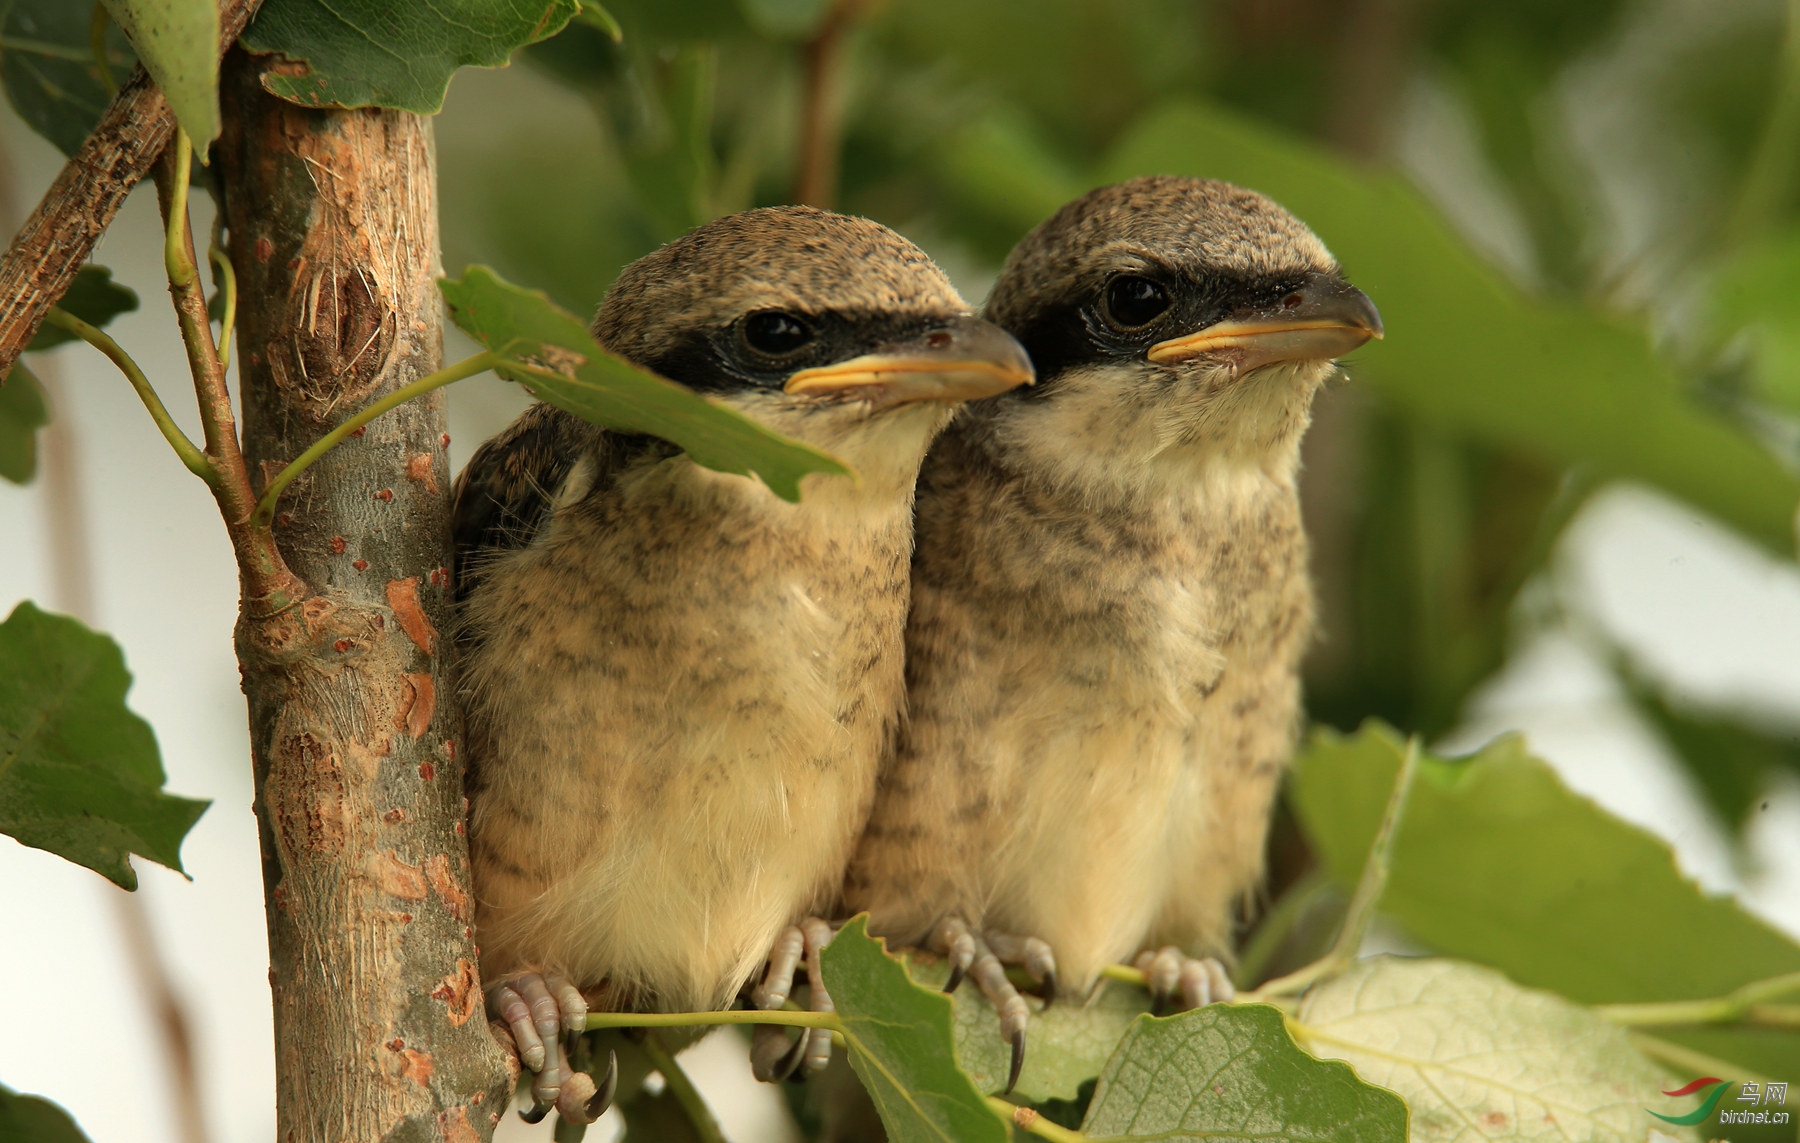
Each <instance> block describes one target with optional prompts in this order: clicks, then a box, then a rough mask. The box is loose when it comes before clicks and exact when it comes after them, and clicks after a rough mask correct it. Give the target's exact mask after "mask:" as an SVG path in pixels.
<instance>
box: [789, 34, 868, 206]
mask: <svg viewBox="0 0 1800 1143" xmlns="http://www.w3.org/2000/svg"><path fill="white" fill-rule="evenodd" d="M862 7H863V0H836V2H835V3H833V4H832V6H831V11H829V12H827V13H826V14H825V18H824V20H822V21H821V22H820V24H819V27H818V29H817V30H815V31H814V32H813V34H812V38H811V39H809V40H807V41H806V44H805V45H804V47H802V49H801V55H802V59H803V61H804V69H805V84H804V89H803V91H802V93H801V97H800V159H799V169H798V170H797V171H796V172H795V175H794V201H795V202H803V203H808V204H810V205H812V206H818V207H830V206H831V205H832V201H833V200H834V199H836V198H837V181H838V162H839V158H840V155H839V151H840V150H841V149H842V146H843V140H842V139H841V137H840V136H841V135H842V133H843V111H844V109H843V93H842V91H840V90H839V88H840V84H839V82H838V81H839V78H840V77H841V76H842V74H843V67H842V64H843V58H842V57H843V49H844V40H845V37H846V36H847V35H848V33H849V31H850V29H851V27H852V26H853V25H854V24H855V23H856V19H857V17H858V16H859V15H861V13H862Z"/></svg>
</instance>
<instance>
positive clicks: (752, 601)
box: [454, 207, 1030, 1121]
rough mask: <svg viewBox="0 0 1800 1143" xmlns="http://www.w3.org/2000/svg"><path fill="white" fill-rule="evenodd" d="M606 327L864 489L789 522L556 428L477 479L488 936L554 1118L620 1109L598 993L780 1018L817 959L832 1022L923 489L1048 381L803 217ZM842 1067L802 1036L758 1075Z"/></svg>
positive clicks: (695, 240) (729, 490) (844, 232)
mask: <svg viewBox="0 0 1800 1143" xmlns="http://www.w3.org/2000/svg"><path fill="white" fill-rule="evenodd" d="M594 332H595V335H596V337H597V338H598V340H599V341H600V342H601V343H602V344H603V345H604V346H606V347H607V348H608V349H609V350H611V351H612V352H614V353H617V354H619V355H620V356H622V357H624V358H626V359H628V360H630V361H632V362H634V363H636V364H638V365H640V366H643V367H645V368H648V369H651V370H653V371H655V372H657V373H660V374H662V375H663V376H665V377H667V378H670V379H672V380H674V381H678V382H681V383H682V384H685V385H687V386H689V387H691V388H693V389H695V390H698V391H700V392H702V393H705V394H707V395H709V396H710V397H712V398H713V399H714V400H716V401H719V402H721V403H723V404H725V405H729V406H731V407H733V408H735V409H738V410H740V411H742V412H744V413H746V414H747V415H749V416H751V417H753V418H754V419H756V420H758V421H759V422H761V423H762V424H764V425H766V426H768V427H770V428H772V429H774V430H776V431H778V432H782V433H785V434H788V435H791V436H793V437H797V438H799V439H801V440H803V441H806V442H808V443H810V444H812V445H814V446H817V447H819V448H822V449H824V450H826V451H828V452H830V453H832V454H834V455H836V456H838V457H839V458H841V459H843V460H844V461H846V462H847V463H848V464H849V465H850V466H851V467H852V468H853V469H854V471H855V473H856V476H855V477H854V478H848V477H842V476H836V475H819V474H815V475H811V476H809V477H807V478H806V481H805V487H804V495H803V497H802V500H801V502H800V503H798V504H793V503H788V502H786V501H783V500H781V499H779V498H778V497H776V496H775V495H774V494H773V493H772V492H770V491H769V489H768V488H767V487H766V486H764V485H763V484H762V483H761V482H760V481H758V480H755V479H753V478H750V477H744V476H736V475H729V474H725V473H720V472H715V471H712V470H710V469H706V468H702V467H700V466H698V465H696V464H694V463H693V462H692V461H690V460H689V459H688V458H687V457H686V456H685V455H684V454H682V453H681V452H680V450H679V449H677V448H676V447H674V446H673V445H670V444H667V443H665V442H663V441H661V440H658V439H655V438H651V437H645V436H633V435H626V434H620V433H617V432H609V431H605V430H602V429H599V428H596V427H594V426H591V425H588V424H586V423H584V422H582V421H580V420H578V419H577V418H575V417H573V416H571V415H569V414H566V413H563V412H561V411H559V410H557V409H555V408H553V407H551V406H549V405H538V406H535V407H533V408H532V409H530V410H528V411H527V412H526V413H525V414H524V415H522V416H521V417H520V418H519V419H518V420H517V421H516V422H515V423H514V424H513V425H512V426H511V427H510V428H508V429H507V430H505V431H504V432H502V433H501V434H500V435H498V436H496V437H495V438H494V439H492V440H490V441H488V442H487V443H486V444H484V445H483V446H482V447H481V449H480V450H479V451H478V452H477V453H476V454H475V456H474V457H473V458H472V459H471V460H470V462H469V464H468V467H467V468H466V470H465V471H464V472H463V474H462V476H461V477H460V478H459V481H458V486H457V492H456V508H455V520H454V527H455V536H456V549H457V559H458V566H457V577H458V579H457V583H458V593H459V596H460V599H461V603H460V630H461V636H460V644H461V654H462V681H461V686H462V689H463V693H464V696H465V698H466V704H467V706H466V709H467V719H468V749H469V780H470V802H471V811H470V812H471V817H470V838H469V840H470V848H471V851H472V857H473V863H474V880H475V891H476V897H477V928H478V933H477V939H478V941H479V943H480V945H481V948H482V965H481V969H482V974H483V977H484V979H485V980H486V981H487V982H488V988H489V1008H490V1011H491V1012H492V1013H493V1014H494V1015H495V1016H496V1017H497V1018H498V1019H499V1020H500V1021H501V1022H502V1023H503V1024H504V1025H505V1026H506V1027H507V1028H508V1029H510V1031H511V1033H512V1036H513V1038H514V1041H515V1043H516V1044H517V1046H518V1048H519V1051H520V1055H521V1058H522V1060H523V1062H524V1063H525V1064H526V1065H527V1066H528V1067H530V1068H532V1069H533V1070H534V1071H536V1073H537V1074H536V1077H535V1079H534V1082H533V1095H534V1098H535V1100H536V1106H535V1107H534V1108H533V1110H532V1112H531V1113H529V1114H528V1115H527V1118H530V1119H534V1120H535V1119H537V1118H542V1117H543V1115H544V1114H546V1113H547V1112H548V1110H549V1108H550V1107H551V1106H552V1105H555V1106H557V1107H558V1108H559V1109H560V1110H561V1111H562V1113H563V1115H564V1116H565V1117H567V1118H571V1119H574V1120H577V1121H591V1119H592V1118H594V1117H595V1116H597V1115H598V1114H599V1113H600V1112H601V1111H603V1110H604V1103H605V1100H606V1098H607V1096H608V1095H609V1092H608V1090H607V1087H608V1085H607V1082H606V1081H605V1080H602V1082H601V1084H600V1089H601V1090H600V1091H599V1092H598V1093H595V1091H594V1087H593V1085H592V1084H591V1082H590V1081H586V1080H585V1077H583V1079H582V1081H581V1082H574V1080H573V1076H572V1073H571V1072H570V1071H569V1069H568V1067H567V1063H566V1058H565V1056H564V1051H563V1049H562V1047H561V1046H560V1043H559V1031H560V1032H562V1033H569V1032H573V1031H575V1030H578V1029H579V1028H581V1027H582V1026H583V1023H584V1021H585V1019H586V1015H587V1005H588V1003H589V1002H592V1003H594V1004H597V1005H599V1006H601V1007H603V1008H606V1009H611V1010H617V1011H650V1010H663V1011H685V1010H696V1009H715V1008H719V1007H722V1006H724V1005H726V1004H728V1003H730V1002H731V1000H732V999H733V997H735V996H736V995H737V994H738V992H739V990H740V988H742V987H743V986H744V985H745V984H746V983H747V982H749V981H750V980H751V979H752V978H753V977H754V976H755V975H756V974H757V972H758V970H759V969H761V968H762V967H763V966H764V965H765V963H767V965H768V969H767V974H766V976H765V977H764V978H763V980H762V982H761V984H760V985H759V986H758V990H757V992H756V995H755V1000H756V1002H757V1003H758V1004H759V1005H760V1006H762V1007H765V1008H767V1007H779V1006H780V1005H781V1003H782V1002H783V1001H784V1000H785V999H786V994H787V989H788V987H789V985H790V984H791V982H792V979H793V976H794V972H795V969H796V966H797V963H798V962H800V961H802V960H803V959H804V960H805V961H807V963H809V964H810V966H811V967H812V969H813V970H814V971H813V973H812V975H813V982H814V989H813V993H814V1001H815V1003H816V1004H820V1005H824V1004H828V1003H829V1001H828V998H827V997H825V995H824V991H823V989H822V988H819V987H818V981H817V973H816V968H817V960H816V957H817V952H818V948H819V947H820V945H821V944H822V943H823V942H824V941H826V940H828V939H829V936H830V929H829V928H828V927H827V926H826V925H824V924H823V923H822V922H821V921H818V920H816V919H814V918H813V914H815V913H817V912H819V911H820V910H822V909H824V908H826V907H828V905H829V904H830V902H831V900H832V898H833V896H834V895H835V893H836V891H837V889H838V886H839V884H840V882H841V880H842V877H843V872H844V867H845V865H846V863H847V862H848V859H849V855H850V852H851V849H852V847H853V845H854V843H855V839H856V837H857V835H858V833H859V832H860V830H861V828H862V825H863V822H864V820H865V819H866V817H867V813H868V809H869V806H870V803H871V800H872V798H873V793H874V784H875V775H876V770H877V768H878V765H879V761H880V758H881V757H882V756H883V754H884V752H886V751H887V750H888V748H889V743H890V741H891V739H892V737H893V734H894V733H895V727H896V725H897V723H898V721H899V718H900V714H901V708H902V702H903V698H904V684H903V681H902V672H901V647H902V643H901V639H902V631H903V627H904V624H905V616H906V601H907V564H908V558H909V556H910V553H911V547H912V497H913V489H914V483H915V479H916V477H917V474H918V468H919V464H920V462H921V460H922V459H923V457H924V455H925V450H926V447H927V445H928V444H929V443H930V441H931V440H932V438H933V437H934V436H935V435H936V434H937V433H938V431H939V430H940V429H941V428H942V427H943V425H944V424H945V422H946V421H947V420H948V419H949V418H950V416H951V412H952V409H953V407H954V406H955V405H956V404H957V403H958V402H960V401H962V400H965V399H968V398H971V397H978V396H985V395H988V394H991V393H994V392H997V391H1000V390H1002V389H1005V388H1008V387H1010V386H1012V385H1015V384H1018V383H1020V382H1023V381H1028V380H1029V379H1030V364H1029V360H1028V358H1027V357H1026V355H1025V352H1024V350H1023V349H1022V348H1021V347H1020V346H1019V344H1018V343H1017V342H1016V341H1015V340H1014V339H1013V338H1012V337H1010V336H1008V335H1007V334H1005V333H1003V332H1002V331H1000V330H999V329H997V328H996V327H994V326H992V325H990V324H988V323H986V322H983V321H981V320H980V319H978V318H976V317H974V316H973V315H972V313H971V312H970V309H969V307H968V306H967V305H966V304H965V303H964V302H963V301H962V299H961V298H960V297H958V295H957V293H956V290H955V289H954V288H953V287H952V286H951V284H950V282H949V280H948V279H947V278H945V277H944V275H943V273H942V272H941V271H940V270H939V269H938V268H937V266H935V265H934V264H933V263H932V262H931V260H930V259H929V258H927V257H926V256H925V254H924V253H922V252H921V251H920V250H919V249H918V248H917V247H916V246H914V245H913V244H911V243H910V242H908V241H906V240H905V239H903V238H901V237H900V236H899V235H897V234H895V233H894V232H893V231H891V230H889V229H887V228H886V227H883V226H880V225H878V224H876V223H873V222H870V221H867V220H865V219H858V218H849V217H845V216H842V215H836V214H831V213H828V212H825V211H820V210H814V209H811V208H806V207H784V208H770V209H762V210H753V211H747V212H745V213H742V214H738V215H733V216H731V217H728V218H724V219H720V220H718V221H716V222H712V223H708V224H707V225H705V226H702V227H700V228H699V229H697V230H695V231H693V232H692V233H690V234H688V235H687V236H686V237H683V238H681V239H678V240H676V241H675V242H672V243H670V244H669V245H667V246H664V247H663V248H662V249H660V250H658V251H656V252H654V253H652V254H650V255H648V256H646V257H644V258H642V259H640V260H638V261H637V262H634V263H633V264H632V265H630V266H629V267H627V268H626V269H625V270H624V272H623V273H621V274H620V276H619V279H618V281H617V283H616V284H615V285H614V286H613V288H612V290H611V291H610V292H609V293H608V295H607V297H606V300H605V302H604V303H603V304H602V306H601V307H600V311H599V314H598V316H597V317H596V318H595V320H594ZM584 994H585V995H584ZM829 1044H830V1040H829V1037H828V1036H825V1037H812V1038H811V1039H810V1041H809V1038H808V1037H806V1036H803V1037H802V1038H801V1041H800V1042H799V1043H798V1044H796V1045H795V1046H794V1048H793V1050H792V1051H791V1052H790V1051H789V1050H788V1045H787V1042H786V1040H785V1039H784V1038H782V1039H779V1040H778V1042H777V1047H778V1050H777V1051H776V1052H775V1053H774V1057H773V1058H770V1057H769V1056H768V1054H767V1053H765V1054H764V1056H763V1057H762V1058H760V1061H759V1066H760V1068H761V1069H762V1070H763V1071H764V1072H769V1071H771V1070H774V1069H775V1068H776V1063H777V1061H780V1060H783V1059H785V1060H786V1061H787V1062H786V1063H784V1064H782V1069H783V1070H785V1069H786V1068H791V1067H792V1066H794V1064H795V1063H797V1062H799V1061H801V1060H802V1056H803V1055H804V1057H805V1064H806V1065H808V1066H816V1065H817V1064H818V1063H819V1062H822V1061H821V1060H820V1059H819V1056H820V1055H821V1054H822V1053H827V1052H828V1051H829ZM760 1046H761V1045H760V1044H759V1047H760ZM803 1046H804V1047H805V1052H804V1053H803V1052H802V1051H801V1049H802V1047H803ZM565 1080H568V1081H570V1082H565ZM590 1095H591V1096H592V1099H591V1101H590V1099H589V1097H590Z"/></svg>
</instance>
